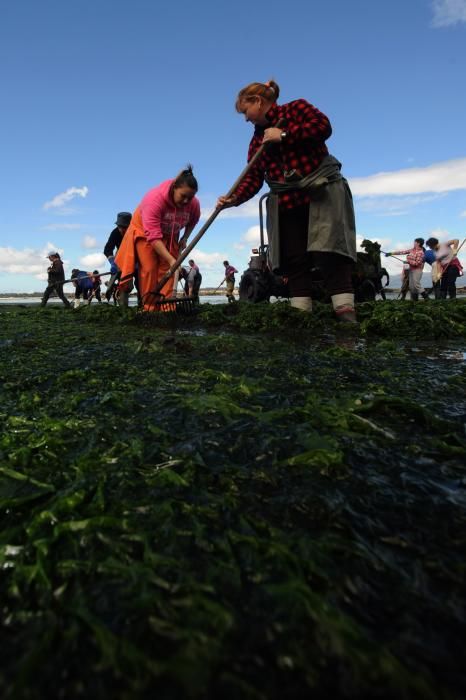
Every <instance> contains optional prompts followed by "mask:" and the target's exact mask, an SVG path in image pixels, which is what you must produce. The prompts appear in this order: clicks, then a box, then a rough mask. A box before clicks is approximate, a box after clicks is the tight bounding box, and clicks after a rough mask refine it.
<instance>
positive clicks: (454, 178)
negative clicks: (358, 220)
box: [350, 158, 466, 197]
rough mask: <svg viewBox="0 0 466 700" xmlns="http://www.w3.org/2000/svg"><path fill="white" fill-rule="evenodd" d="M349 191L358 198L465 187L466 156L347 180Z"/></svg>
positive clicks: (463, 188)
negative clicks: (422, 166) (421, 166)
mask: <svg viewBox="0 0 466 700" xmlns="http://www.w3.org/2000/svg"><path fill="white" fill-rule="evenodd" d="M350 186H351V191H352V192H353V194H354V195H355V196H358V197H384V196H406V195H416V194H423V193H437V194H439V193H443V192H453V191H454V190H465V189H466V158H457V159H455V160H447V161H443V162H440V163H434V164H432V165H428V166H426V167H425V168H405V169H403V170H396V171H393V172H382V173H377V174H375V175H369V176H367V177H355V178H351V180H350Z"/></svg>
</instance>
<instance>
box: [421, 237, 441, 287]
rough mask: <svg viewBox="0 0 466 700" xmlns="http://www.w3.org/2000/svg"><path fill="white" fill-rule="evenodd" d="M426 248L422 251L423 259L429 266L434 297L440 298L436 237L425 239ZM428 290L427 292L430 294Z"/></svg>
mask: <svg viewBox="0 0 466 700" xmlns="http://www.w3.org/2000/svg"><path fill="white" fill-rule="evenodd" d="M426 246H427V248H428V250H426V251H425V253H424V261H425V262H426V263H427V264H428V265H430V267H431V276H432V289H431V290H430V292H433V293H434V298H435V299H440V279H441V277H442V268H441V266H440V263H439V262H438V261H437V259H436V255H435V248H436V246H438V239H437V238H429V239H428V240H427V241H426ZM430 292H429V294H430Z"/></svg>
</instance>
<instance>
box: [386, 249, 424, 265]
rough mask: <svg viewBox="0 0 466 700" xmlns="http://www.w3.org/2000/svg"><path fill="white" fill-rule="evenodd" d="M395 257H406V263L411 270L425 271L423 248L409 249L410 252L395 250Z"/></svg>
mask: <svg viewBox="0 0 466 700" xmlns="http://www.w3.org/2000/svg"><path fill="white" fill-rule="evenodd" d="M393 255H406V261H407V263H408V264H409V267H410V268H411V269H415V270H423V269H424V251H423V250H422V248H408V250H395V251H393Z"/></svg>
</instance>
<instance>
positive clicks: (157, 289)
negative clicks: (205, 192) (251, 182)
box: [151, 119, 284, 294]
mask: <svg viewBox="0 0 466 700" xmlns="http://www.w3.org/2000/svg"><path fill="white" fill-rule="evenodd" d="M283 124H284V120H283V119H280V120H279V121H278V122H277V124H275V128H278V129H279V128H280V127H282V126H283ZM268 143H269V142H267V143H263V144H262V145H261V146H260V147H259V148H258V149H257V151H256V152H255V153H254V155H253V157H252V158H251V160H250V161H249V163H248V164H247V165H246V166H245V168H244V169H243V171H242V172H241V174H240V175H239V176H238V177H237V178H236V180H235V182H234V183H233V185H232V186H231V187H230V189H229V190H228V192H227V194H226V195H225V198H226V199H228V198H229V197H231V196H232V195H233V194H234V193H235V190H236V188H237V187H238V186H239V184H240V183H241V182H242V180H243V179H244V178H245V177H246V175H247V174H248V173H249V172H250V171H251V170H252V168H253V167H254V165H255V164H256V163H257V161H258V160H259V158H260V157H261V155H262V153H263V152H264V150H265V149H266V147H267V145H268ZM226 208H227V207H216V208H215V209H214V211H213V212H212V214H211V215H210V216H209V218H208V219H207V221H206V222H205V224H204V226H202V227H201V228H200V229H199V231H198V232H197V234H196V235H195V236H194V238H193V239H192V241H191V242H190V243H189V244H188V245H187V246H186V248H185V249H184V250H183V252H182V253H181V255H180V256H179V257H178V258H177V259H176V260H175V262H174V263H173V265H172V266H171V267H170V269H169V270H167V272H166V273H165V274H164V276H163V277H162V278H161V279H160V281H159V282H158V283H157V286H156V287H155V289H154V290H153V291H152V292H151V293H152V294H159V293H160V290H161V289H162V287H163V286H164V284H166V282H168V280H169V279H170V277H171V276H172V275H173V273H174V272H175V270H177V269H178V268H179V267H180V265H181V264H182V262H183V261H184V260H185V259H186V258H187V257H188V255H189V254H190V252H191V251H192V249H193V248H194V247H195V246H196V245H197V244H198V243H199V241H200V240H201V238H202V236H203V235H204V233H205V232H206V231H207V229H208V228H210V227H211V226H212V224H213V223H214V221H215V219H216V218H217V216H218V215H219V214H220V212H221V211H222V209H226Z"/></svg>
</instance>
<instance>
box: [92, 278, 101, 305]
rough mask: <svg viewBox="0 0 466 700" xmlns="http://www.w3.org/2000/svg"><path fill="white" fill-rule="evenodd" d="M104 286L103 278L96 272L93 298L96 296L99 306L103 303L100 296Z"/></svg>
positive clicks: (93, 282) (93, 283)
mask: <svg viewBox="0 0 466 700" xmlns="http://www.w3.org/2000/svg"><path fill="white" fill-rule="evenodd" d="M101 284H102V278H101V277H100V274H99V271H98V270H94V271H93V273H92V296H94V297H95V298H96V299H97V301H98V302H99V304H101V303H102V297H101V295H100V285H101Z"/></svg>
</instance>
